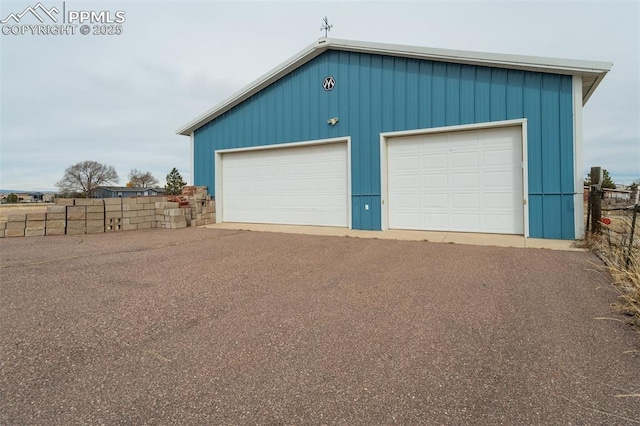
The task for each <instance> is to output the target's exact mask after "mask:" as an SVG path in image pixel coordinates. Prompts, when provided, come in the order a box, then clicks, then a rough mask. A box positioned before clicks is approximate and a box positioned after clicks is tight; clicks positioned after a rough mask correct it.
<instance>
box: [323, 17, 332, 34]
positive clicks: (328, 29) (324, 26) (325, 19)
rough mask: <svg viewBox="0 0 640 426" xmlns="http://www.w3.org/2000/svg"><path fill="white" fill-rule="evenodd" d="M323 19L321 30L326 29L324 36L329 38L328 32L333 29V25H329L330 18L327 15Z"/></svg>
mask: <svg viewBox="0 0 640 426" xmlns="http://www.w3.org/2000/svg"><path fill="white" fill-rule="evenodd" d="M322 21H323V22H324V23H323V24H322V26H321V27H320V31H324V38H327V34H328V32H329V31H331V28H333V25H329V20H328V19H327V17H326V16H325V17H324V19H323V20H322Z"/></svg>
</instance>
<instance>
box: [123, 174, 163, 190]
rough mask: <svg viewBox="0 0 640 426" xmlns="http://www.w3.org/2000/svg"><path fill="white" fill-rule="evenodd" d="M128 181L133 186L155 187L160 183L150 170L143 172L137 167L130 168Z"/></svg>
mask: <svg viewBox="0 0 640 426" xmlns="http://www.w3.org/2000/svg"><path fill="white" fill-rule="evenodd" d="M129 183H130V184H131V186H133V187H134V188H156V187H157V186H158V185H159V184H160V182H158V179H156V178H155V177H153V175H152V174H151V172H143V171H141V170H138V169H131V171H130V172H129Z"/></svg>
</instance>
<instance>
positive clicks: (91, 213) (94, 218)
mask: <svg viewBox="0 0 640 426" xmlns="http://www.w3.org/2000/svg"><path fill="white" fill-rule="evenodd" d="M97 201H99V202H100V204H98V203H94V205H88V206H86V207H85V208H86V219H87V224H86V225H87V234H100V233H102V232H104V216H105V211H104V205H103V204H102V200H97ZM95 204H98V205H95Z"/></svg>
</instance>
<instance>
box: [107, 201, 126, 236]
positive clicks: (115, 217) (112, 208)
mask: <svg viewBox="0 0 640 426" xmlns="http://www.w3.org/2000/svg"><path fill="white" fill-rule="evenodd" d="M102 201H103V202H104V224H105V231H106V232H113V231H120V230H121V229H122V198H105V199H104V200H102Z"/></svg>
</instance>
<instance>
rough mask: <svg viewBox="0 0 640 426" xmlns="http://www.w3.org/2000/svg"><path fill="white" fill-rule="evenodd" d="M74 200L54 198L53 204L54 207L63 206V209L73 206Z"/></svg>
mask: <svg viewBox="0 0 640 426" xmlns="http://www.w3.org/2000/svg"><path fill="white" fill-rule="evenodd" d="M75 201H76V199H75V198H56V200H55V203H56V206H64V207H69V206H75Z"/></svg>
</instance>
